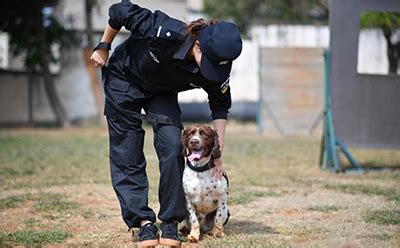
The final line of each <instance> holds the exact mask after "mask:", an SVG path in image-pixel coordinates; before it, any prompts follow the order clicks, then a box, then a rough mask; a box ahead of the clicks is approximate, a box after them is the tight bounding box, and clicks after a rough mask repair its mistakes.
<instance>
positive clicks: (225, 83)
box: [220, 77, 230, 94]
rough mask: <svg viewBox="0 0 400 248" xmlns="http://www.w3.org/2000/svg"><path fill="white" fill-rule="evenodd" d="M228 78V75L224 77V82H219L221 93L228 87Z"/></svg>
mask: <svg viewBox="0 0 400 248" xmlns="http://www.w3.org/2000/svg"><path fill="white" fill-rule="evenodd" d="M229 79H230V77H228V79H226V80H225V82H223V83H222V84H221V87H220V89H221V93H222V94H225V93H226V91H227V90H228V89H229Z"/></svg>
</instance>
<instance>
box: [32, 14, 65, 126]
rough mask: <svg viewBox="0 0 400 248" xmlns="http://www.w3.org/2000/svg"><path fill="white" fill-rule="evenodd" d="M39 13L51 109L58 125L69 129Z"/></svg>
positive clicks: (42, 63) (43, 61) (42, 55)
mask: <svg viewBox="0 0 400 248" xmlns="http://www.w3.org/2000/svg"><path fill="white" fill-rule="evenodd" d="M36 11H38V12H39V13H38V14H39V15H40V18H38V24H37V25H38V28H39V39H40V57H41V65H42V70H43V72H42V75H43V80H44V86H45V89H46V93H47V97H48V99H49V102H50V105H51V108H52V110H53V113H54V115H55V116H56V123H57V125H58V126H61V127H69V126H70V124H69V122H68V118H67V114H66V112H65V110H64V108H63V106H62V104H61V101H60V99H59V97H58V95H57V92H56V89H55V87H54V80H53V77H52V75H51V73H50V69H49V61H50V60H49V56H48V53H47V51H48V44H47V39H46V30H45V28H44V26H43V21H42V20H43V15H42V10H41V9H40V10H36Z"/></svg>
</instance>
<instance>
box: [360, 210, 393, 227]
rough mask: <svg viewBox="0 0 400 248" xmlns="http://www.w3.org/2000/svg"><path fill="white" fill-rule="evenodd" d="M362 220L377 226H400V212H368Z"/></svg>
mask: <svg viewBox="0 0 400 248" xmlns="http://www.w3.org/2000/svg"><path fill="white" fill-rule="evenodd" d="M364 220H365V221H366V222H370V223H376V224H379V225H400V210H375V211H368V212H367V213H366V215H365V216H364Z"/></svg>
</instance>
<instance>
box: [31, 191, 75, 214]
mask: <svg viewBox="0 0 400 248" xmlns="http://www.w3.org/2000/svg"><path fill="white" fill-rule="evenodd" d="M78 207H79V205H78V204H76V203H74V202H69V201H65V200H63V196H62V195H60V194H44V195H42V197H40V198H39V200H38V201H36V202H35V204H34V205H33V208H34V209H35V210H37V211H44V212H49V213H62V212H66V211H69V210H74V209H77V208H78Z"/></svg>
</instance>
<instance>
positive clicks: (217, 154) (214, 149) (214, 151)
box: [212, 130, 221, 158]
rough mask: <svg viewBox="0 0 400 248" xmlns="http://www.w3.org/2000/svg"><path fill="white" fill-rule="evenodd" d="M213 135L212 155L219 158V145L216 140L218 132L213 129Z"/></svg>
mask: <svg viewBox="0 0 400 248" xmlns="http://www.w3.org/2000/svg"><path fill="white" fill-rule="evenodd" d="M213 135H214V147H213V150H212V156H213V158H220V157H221V149H220V148H221V147H220V146H219V140H218V133H217V131H216V130H213Z"/></svg>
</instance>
